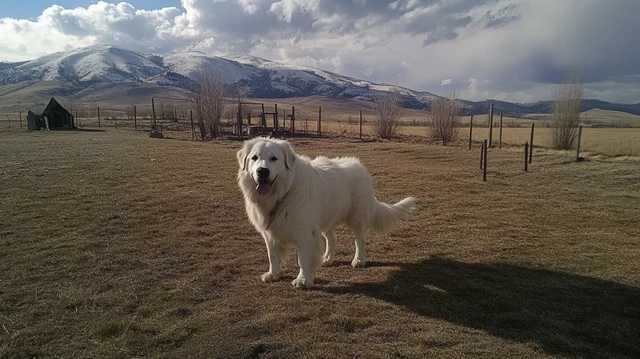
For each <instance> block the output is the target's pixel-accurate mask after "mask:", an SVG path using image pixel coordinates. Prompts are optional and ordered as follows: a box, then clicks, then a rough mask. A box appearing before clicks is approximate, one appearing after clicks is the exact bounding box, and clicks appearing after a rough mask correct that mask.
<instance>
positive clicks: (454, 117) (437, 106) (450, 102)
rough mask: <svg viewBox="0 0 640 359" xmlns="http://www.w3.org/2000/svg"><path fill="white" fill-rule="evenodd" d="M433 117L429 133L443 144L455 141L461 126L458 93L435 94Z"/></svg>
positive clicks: (432, 105)
mask: <svg viewBox="0 0 640 359" xmlns="http://www.w3.org/2000/svg"><path fill="white" fill-rule="evenodd" d="M430 105H431V119H429V121H428V127H429V134H430V135H431V138H433V139H434V140H436V141H442V145H443V146H446V145H447V143H449V142H451V141H454V140H455V139H456V138H457V137H458V128H459V127H460V123H461V122H460V110H461V106H460V103H459V102H458V101H457V98H456V93H455V92H451V94H450V95H449V96H447V97H440V96H433V97H432V98H431V101H430Z"/></svg>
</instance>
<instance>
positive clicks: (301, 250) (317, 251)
mask: <svg viewBox="0 0 640 359" xmlns="http://www.w3.org/2000/svg"><path fill="white" fill-rule="evenodd" d="M296 244H297V247H298V265H300V273H299V274H298V278H296V279H294V280H293V281H292V282H291V284H292V285H293V286H294V287H296V288H311V287H313V272H314V271H315V269H316V268H318V267H319V265H320V261H321V257H320V256H321V254H322V242H321V239H320V232H319V231H313V232H312V233H310V234H308V235H307V236H302V237H300V238H298V240H297V242H296Z"/></svg>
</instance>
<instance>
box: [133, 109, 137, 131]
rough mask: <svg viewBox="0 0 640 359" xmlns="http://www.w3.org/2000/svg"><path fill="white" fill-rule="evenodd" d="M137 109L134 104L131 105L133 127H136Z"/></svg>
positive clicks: (135, 128)
mask: <svg viewBox="0 0 640 359" xmlns="http://www.w3.org/2000/svg"><path fill="white" fill-rule="evenodd" d="M136 112H137V109H136V106H133V129H134V130H137V129H138V119H137V113H136Z"/></svg>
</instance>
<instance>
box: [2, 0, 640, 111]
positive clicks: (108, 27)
mask: <svg viewBox="0 0 640 359" xmlns="http://www.w3.org/2000/svg"><path fill="white" fill-rule="evenodd" d="M580 4H581V6H580V7H576V6H575V4H574V2H573V1H562V2H556V1H552V0H439V1H437V0H396V1H365V0H353V1H342V0H216V1H211V0H182V3H181V5H182V6H181V8H175V7H168V8H164V9H157V10H151V11H148V10H140V9H136V8H134V7H133V6H132V5H130V4H127V3H125V2H121V3H117V4H114V3H108V2H104V1H101V2H98V3H96V4H92V5H89V6H87V7H85V8H83V7H79V8H75V9H64V8H62V7H60V6H58V5H53V6H50V7H48V8H47V9H43V11H42V14H41V15H40V16H39V17H38V18H37V19H35V20H26V19H11V18H4V19H0V33H1V34H3V36H2V37H0V60H4V61H17V60H25V59H31V58H34V57H37V56H41V55H44V54H47V53H51V52H54V51H60V50H64V49H67V48H72V47H80V46H87V45H92V44H114V45H120V46H123V47H127V48H130V49H132V50H137V51H153V52H167V51H181V50H186V49H198V50H201V51H207V52H210V53H212V54H218V55H224V54H226V53H243V54H251V55H255V56H262V57H265V58H269V59H272V60H276V61H277V60H281V61H284V60H286V61H288V62H291V63H295V64H301V65H308V66H317V67H321V68H324V69H326V70H330V71H335V72H339V73H342V74H345V75H349V76H353V77H360V78H365V79H368V80H372V81H378V82H387V83H397V84H400V85H403V86H407V87H410V88H414V89H416V90H426V91H433V92H437V91H438V90H439V89H440V86H443V85H446V86H449V87H451V88H452V89H454V90H456V91H458V93H459V94H460V95H461V96H465V97H467V98H469V99H473V100H481V99H485V98H495V99H504V100H511V101H513V100H517V101H535V100H541V99H549V98H550V97H551V93H552V89H553V86H554V83H557V82H558V81H559V80H561V79H562V78H563V77H564V76H566V75H567V74H568V73H569V72H575V73H577V74H579V75H580V76H581V78H582V79H583V82H584V84H585V85H584V87H585V96H592V95H593V96H596V97H599V98H601V99H604V100H611V101H622V102H639V101H640V100H639V99H638V95H639V93H638V90H636V89H638V88H640V48H638V47H637V46H630V44H635V43H637V39H636V37H637V35H636V33H638V32H640V23H639V22H637V21H636V19H635V16H636V14H637V13H638V12H639V11H640V2H634V1H620V2H617V3H616V6H611V5H610V4H609V3H607V2H604V1H598V0H584V1H582V2H580ZM443 79H445V80H444V81H443ZM447 80H448V81H447Z"/></svg>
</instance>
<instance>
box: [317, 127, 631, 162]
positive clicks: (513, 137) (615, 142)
mask: <svg viewBox="0 0 640 359" xmlns="http://www.w3.org/2000/svg"><path fill="white" fill-rule="evenodd" d="M540 125H542V124H541V123H538V127H537V128H534V146H535V147H542V148H551V147H552V146H551V141H550V131H551V130H550V129H549V128H547V127H540ZM323 128H324V129H325V131H332V132H335V133H339V134H343V135H345V136H349V137H357V136H358V135H359V131H360V127H359V125H355V124H349V123H343V122H327V123H325V124H324V127H323ZM314 129H315V127H314ZM428 131H429V130H428V128H427V127H426V126H403V127H401V128H400V131H399V133H400V134H401V135H410V136H419V137H428V136H429V135H428V134H429V132H428ZM362 132H363V134H365V135H366V136H372V135H373V133H374V132H373V129H372V128H371V124H366V125H363V128H362ZM471 134H472V141H473V142H478V143H479V142H481V141H483V140H484V139H488V138H489V128H488V127H475V128H474V129H473V131H472V132H471ZM530 136H531V127H504V128H503V129H502V143H503V145H505V146H523V145H524V144H525V142H529V140H530ZM499 139H500V129H499V128H494V129H493V135H492V142H493V144H494V145H496V146H498V144H499ZM468 141H469V128H460V129H459V138H458V143H463V142H466V143H468ZM580 149H581V154H582V155H584V156H598V155H605V156H611V157H628V156H633V157H638V156H640V128H589V127H584V128H583V131H582V139H581V145H580Z"/></svg>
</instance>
